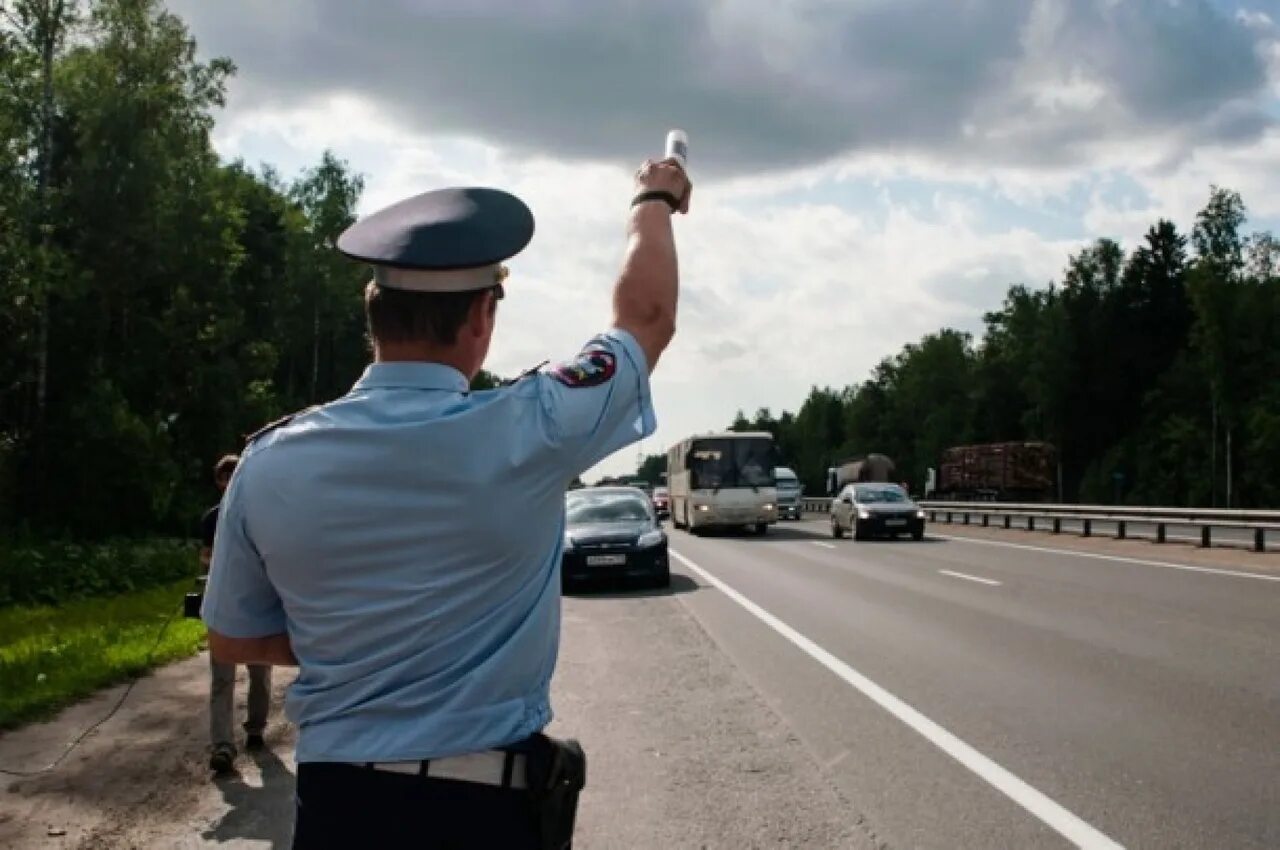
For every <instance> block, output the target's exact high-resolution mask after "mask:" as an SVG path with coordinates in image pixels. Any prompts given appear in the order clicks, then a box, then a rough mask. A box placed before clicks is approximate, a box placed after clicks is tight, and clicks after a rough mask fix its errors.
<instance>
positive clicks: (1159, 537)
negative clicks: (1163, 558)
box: [1156, 522, 1164, 543]
mask: <svg viewBox="0 0 1280 850" xmlns="http://www.w3.org/2000/svg"><path fill="white" fill-rule="evenodd" d="M1156 542H1157V543H1163V542H1164V523H1163V522H1157V523H1156Z"/></svg>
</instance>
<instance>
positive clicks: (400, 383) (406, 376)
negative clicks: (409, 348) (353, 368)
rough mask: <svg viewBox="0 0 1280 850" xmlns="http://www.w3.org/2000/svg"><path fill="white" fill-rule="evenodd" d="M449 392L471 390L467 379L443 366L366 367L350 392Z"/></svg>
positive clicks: (431, 364) (401, 365)
mask: <svg viewBox="0 0 1280 850" xmlns="http://www.w3.org/2000/svg"><path fill="white" fill-rule="evenodd" d="M393 388H395V389H412V390H449V391H450V392H456V393H465V392H467V391H468V390H469V389H470V388H471V384H470V382H469V381H468V380H467V376H466V375H463V374H462V373H461V372H459V371H458V370H457V369H455V368H453V367H452V366H446V365H445V364H443V363H427V362H405V361H397V362H395V363H370V364H369V365H368V366H367V367H365V370H364V374H363V375H361V376H360V380H358V381H356V385H355V386H354V387H352V389H353V390H372V389H393Z"/></svg>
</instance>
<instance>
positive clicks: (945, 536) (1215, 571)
mask: <svg viewBox="0 0 1280 850" xmlns="http://www.w3.org/2000/svg"><path fill="white" fill-rule="evenodd" d="M933 536H934V537H941V538H942V539H943V540H958V541H960V542H961V543H980V544H982V545H983V546H1007V547H1008V548H1010V549H1026V550H1028V551H1031V552H1048V553H1050V554H1052V555H1074V556H1075V557H1077V558H1096V559H1098V560H1102V561H1121V562H1123V563H1126V564H1143V565H1145V566H1148V567H1161V568H1163V569H1166V570H1186V571H1187V572H1191V573H1209V574H1211V575H1219V576H1235V577H1236V578H1256V579H1258V581H1280V576H1269V575H1263V574H1262V573H1243V572H1240V571H1239V570H1220V569H1216V568H1214V567H1193V566H1192V565H1191V564H1171V563H1169V562H1168V561H1147V560H1144V559H1142V558H1124V557H1121V556H1120V555H1100V554H1098V553H1096V552H1077V551H1075V550H1074V549H1051V548H1049V547H1047V546H1028V545H1026V544H1025V543H1005V542H1004V541H1003V540H980V539H978V538H977V537H959V536H956V535H954V534H934V535H933Z"/></svg>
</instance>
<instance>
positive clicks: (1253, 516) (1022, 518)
mask: <svg viewBox="0 0 1280 850" xmlns="http://www.w3.org/2000/svg"><path fill="white" fill-rule="evenodd" d="M802 501H803V503H804V510H805V511H807V512H810V513H826V512H827V511H829V510H830V507H831V499H830V498H808V499H804V500H802ZM918 504H919V505H920V507H922V508H924V509H925V511H926V512H928V515H929V521H930V522H947V523H952V522H959V523H961V524H963V525H971V524H973V522H974V521H975V520H978V521H980V524H981V525H982V526H983V527H984V528H989V527H991V520H992V518H993V517H994V518H996V519H998V520H1002V521H1003V522H1002V525H1003V527H1004V528H1013V524H1014V521H1015V520H1018V521H1019V527H1020V528H1026V529H1027V530H1028V531H1036V530H1038V529H1037V522H1038V521H1041V520H1043V521H1044V522H1045V523H1047V525H1046V526H1044V527H1043V528H1041V529H1039V530H1044V531H1052V532H1053V533H1054V534H1061V533H1062V531H1063V522H1064V521H1069V522H1072V523H1076V524H1078V525H1079V529H1080V534H1081V536H1083V537H1091V536H1093V534H1094V528H1093V526H1094V523H1099V522H1101V523H1111V524H1114V525H1115V529H1116V530H1115V535H1114V536H1115V537H1116V538H1117V539H1119V540H1124V539H1126V538H1128V537H1132V536H1134V535H1132V534H1131V533H1130V531H1131V529H1130V525H1131V524H1133V523H1139V524H1142V525H1153V526H1155V534H1154V536H1152V537H1150V538H1148V539H1151V540H1154V541H1155V542H1156V543H1165V542H1167V541H1168V539H1169V538H1168V529H1169V527H1170V526H1172V527H1182V528H1196V529H1199V531H1200V545H1201V546H1202V547H1204V548H1209V547H1210V546H1212V545H1213V529H1227V528H1235V529H1244V530H1247V531H1251V532H1252V533H1253V549H1254V551H1256V552H1265V551H1267V532H1280V511H1256V510H1251V511H1242V510H1218V509H1213V508H1162V507H1151V508H1146V507H1141V508H1130V507H1117V506H1113V505H1047V504H1020V503H1011V502H938V501H923V502H919V503H918Z"/></svg>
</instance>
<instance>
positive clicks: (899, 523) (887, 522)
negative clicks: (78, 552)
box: [884, 519, 907, 525]
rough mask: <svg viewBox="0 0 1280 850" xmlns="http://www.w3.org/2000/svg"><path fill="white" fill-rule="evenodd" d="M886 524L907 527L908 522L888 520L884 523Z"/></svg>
mask: <svg viewBox="0 0 1280 850" xmlns="http://www.w3.org/2000/svg"><path fill="white" fill-rule="evenodd" d="M884 524H885V525H906V524H907V521H906V520H905V519H887V520H885V521H884Z"/></svg>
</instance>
